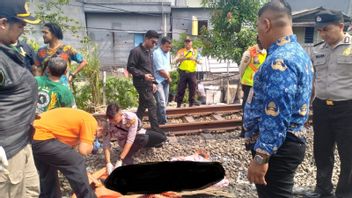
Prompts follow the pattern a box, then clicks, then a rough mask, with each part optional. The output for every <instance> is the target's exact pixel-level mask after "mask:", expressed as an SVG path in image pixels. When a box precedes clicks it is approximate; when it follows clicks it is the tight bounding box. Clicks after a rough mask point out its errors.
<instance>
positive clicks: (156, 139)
mask: <svg viewBox="0 0 352 198" xmlns="http://www.w3.org/2000/svg"><path fill="white" fill-rule="evenodd" d="M106 117H107V118H108V119H109V126H108V129H107V130H104V131H106V133H104V142H103V148H104V154H105V161H106V168H107V170H108V173H109V174H110V173H111V172H112V171H113V170H114V168H117V167H118V166H121V165H122V164H123V165H129V164H133V155H134V154H135V153H136V152H137V151H138V150H139V149H141V148H142V147H158V146H161V144H162V142H164V141H165V140H166V136H165V134H164V133H161V132H157V131H154V130H150V129H147V130H146V129H144V128H143V127H142V122H141V121H140V120H139V119H138V117H137V115H136V114H135V113H132V112H123V111H121V109H120V107H119V106H118V105H117V104H109V105H108V107H107V109H106ZM112 138H116V139H117V141H118V144H119V146H120V147H121V149H122V151H121V153H120V156H119V159H118V160H117V162H116V164H115V166H113V165H112V163H111V160H110V152H111V145H110V140H111V139H112Z"/></svg>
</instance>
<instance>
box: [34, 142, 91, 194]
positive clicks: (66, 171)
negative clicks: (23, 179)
mask: <svg viewBox="0 0 352 198" xmlns="http://www.w3.org/2000/svg"><path fill="white" fill-rule="evenodd" d="M32 148H33V156H34V161H35V165H36V167H37V169H38V172H39V176H40V195H39V197H40V198H61V197H62V195H61V191H60V183H59V178H58V174H57V171H58V170H59V171H60V172H61V173H62V174H63V175H64V176H65V177H66V178H67V180H68V181H69V183H70V186H71V188H72V189H73V191H74V193H75V194H76V195H77V197H78V198H93V197H96V196H95V193H94V191H93V190H92V188H91V187H90V186H89V183H88V176H87V171H86V167H85V164H84V162H85V160H84V158H83V157H82V156H81V155H80V154H79V153H78V152H77V151H75V149H73V148H72V147H70V146H68V145H66V144H64V143H61V142H59V141H57V140H56V139H50V140H44V141H36V140H34V141H33V144H32Z"/></svg>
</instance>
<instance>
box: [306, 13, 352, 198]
mask: <svg viewBox="0 0 352 198" xmlns="http://www.w3.org/2000/svg"><path fill="white" fill-rule="evenodd" d="M315 22H316V28H317V30H318V32H319V34H320V36H321V38H322V39H323V40H324V42H322V43H320V44H318V45H317V46H316V47H315V48H314V49H313V54H312V60H313V64H314V67H315V70H316V79H315V92H316V98H315V100H314V102H313V112H314V115H313V127H314V159H315V163H316V166H317V175H316V180H317V184H316V188H315V192H313V193H308V195H307V197H333V184H332V182H331V176H332V170H333V167H334V149H335V144H337V149H338V153H339V156H340V160H341V166H340V169H341V170H340V171H341V172H340V176H339V181H338V183H337V187H336V197H339V198H340V197H341V198H345V197H352V144H351V143H352V50H351V48H352V37H351V36H350V35H349V34H347V33H346V34H345V33H344V32H343V29H344V20H343V15H342V13H341V12H337V11H333V10H323V11H320V12H319V13H318V14H317V15H316V18H315Z"/></svg>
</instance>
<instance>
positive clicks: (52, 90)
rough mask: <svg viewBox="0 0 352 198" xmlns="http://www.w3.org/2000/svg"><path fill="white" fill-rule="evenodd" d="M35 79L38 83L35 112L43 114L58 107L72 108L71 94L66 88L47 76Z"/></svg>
mask: <svg viewBox="0 0 352 198" xmlns="http://www.w3.org/2000/svg"><path fill="white" fill-rule="evenodd" d="M35 79H36V80H37V83H38V103H37V111H38V110H39V112H45V111H48V110H50V109H55V108H58V107H72V106H74V97H73V94H72V92H71V91H70V90H69V89H68V88H67V87H65V86H64V85H62V84H60V83H59V82H54V81H51V80H50V79H49V78H48V77H47V76H37V77H35Z"/></svg>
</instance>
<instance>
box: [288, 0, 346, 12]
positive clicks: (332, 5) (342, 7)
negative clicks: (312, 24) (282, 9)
mask: <svg viewBox="0 0 352 198" xmlns="http://www.w3.org/2000/svg"><path fill="white" fill-rule="evenodd" d="M288 3H289V4H290V5H291V7H292V10H293V11H300V10H306V9H312V8H317V7H324V8H326V9H333V10H339V11H342V12H343V13H344V14H347V15H351V5H352V3H351V0H289V1H288Z"/></svg>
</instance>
